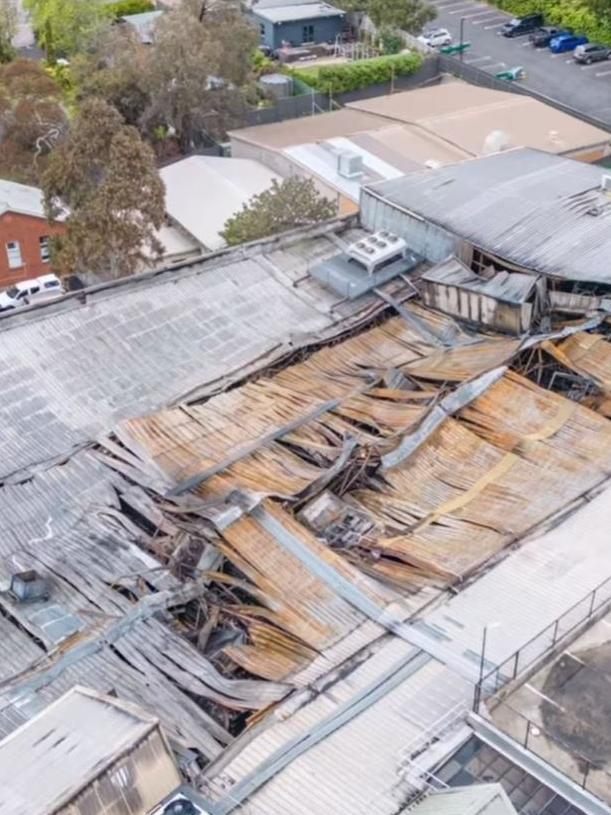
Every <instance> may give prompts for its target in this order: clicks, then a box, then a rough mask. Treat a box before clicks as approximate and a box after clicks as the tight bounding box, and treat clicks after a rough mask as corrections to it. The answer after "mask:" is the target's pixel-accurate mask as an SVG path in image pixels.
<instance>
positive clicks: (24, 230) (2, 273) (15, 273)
mask: <svg viewBox="0 0 611 815" xmlns="http://www.w3.org/2000/svg"><path fill="white" fill-rule="evenodd" d="M62 230H63V226H62V225H61V224H49V223H48V222H47V221H46V220H45V219H44V218H35V217H32V216H31V215H21V214H18V213H15V212H5V213H4V215H2V216H1V217H0V288H6V287H7V286H10V285H12V284H13V283H18V282H19V281H21V280H29V279H30V278H32V277H38V276H39V275H43V274H48V273H49V272H50V271H52V270H51V268H50V264H49V263H48V262H44V261H43V260H42V257H41V252H40V238H42V237H44V236H49V237H51V236H53V235H57V234H58V233H60V232H61V231H62ZM9 242H17V243H18V244H19V252H20V254H21V265H20V266H19V267H17V268H11V267H10V266H9V258H8V253H7V244H8V243H9Z"/></svg>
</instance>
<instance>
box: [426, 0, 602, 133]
mask: <svg viewBox="0 0 611 815" xmlns="http://www.w3.org/2000/svg"><path fill="white" fill-rule="evenodd" d="M429 1H430V2H432V5H434V6H435V8H436V9H437V12H438V17H437V19H436V20H435V21H434V23H431V27H439V28H447V29H448V31H449V32H450V33H451V34H452V36H453V37H454V42H456V43H458V42H460V20H461V18H462V19H463V20H464V41H465V42H470V43H471V48H470V49H469V50H468V51H466V52H465V54H464V56H463V61H464V62H465V63H466V64H468V65H473V66H475V67H477V68H480V69H481V70H482V71H486V72H487V73H490V74H495V73H497V72H498V71H503V70H505V69H506V68H514V67H516V66H518V65H520V66H522V67H523V68H524V70H525V71H526V79H524V80H521V84H523V85H525V86H526V87H530V88H533V89H534V90H536V91H539V93H542V94H545V96H548V97H550V98H551V99H556V100H558V101H559V102H562V103H563V104H565V105H568V106H569V107H571V108H573V109H574V110H576V111H582V112H583V113H586V114H589V115H591V116H596V117H597V118H599V119H602V120H603V121H604V122H607V123H608V124H609V125H610V126H611V61H609V62H595V63H593V64H592V65H583V66H582V65H578V64H577V63H575V61H574V60H573V57H572V55H571V53H566V54H552V53H551V51H550V50H549V48H533V46H532V45H531V44H530V42H529V40H528V36H526V37H516V38H512V39H509V38H506V37H502V36H501V35H500V33H499V31H500V28H501V26H502V25H503V23H504V22H505V21H506V20H508V19H510V15H508V14H505V13H504V12H502V11H499V10H498V9H495V8H493V7H492V6H489V5H487V4H485V3H481V2H476V0H429Z"/></svg>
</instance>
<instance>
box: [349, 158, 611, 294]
mask: <svg viewBox="0 0 611 815" xmlns="http://www.w3.org/2000/svg"><path fill="white" fill-rule="evenodd" d="M603 174H604V171H603V170H601V169H600V168H598V167H594V166H592V165H589V164H584V163H582V162H578V161H572V160H571V159H566V158H562V157H560V156H554V155H551V154H548V153H543V152H539V151H537V150H530V149H519V150H510V151H507V152H504V153H498V154H496V155H494V156H488V157H486V158H480V159H473V160H469V161H465V162H462V163H460V164H455V165H452V166H447V167H442V168H440V169H436V170H429V169H427V170H423V171H417V172H414V173H410V174H408V175H406V176H404V177H403V178H399V179H394V180H391V181H384V182H381V183H378V184H375V185H369V186H368V187H366V188H365V192H364V195H367V194H368V193H370V194H372V195H374V196H376V197H377V198H380V199H382V200H385V201H387V202H388V203H390V204H392V205H394V206H396V207H398V208H400V209H404V210H408V211H409V212H411V213H415V214H416V215H418V216H420V217H422V218H424V219H426V220H429V221H431V222H433V223H435V224H437V225H439V226H442V227H443V228H445V229H446V230H448V231H449V232H452V233H454V234H456V235H458V236H460V237H463V238H466V239H467V240H469V241H471V242H472V243H474V244H476V245H477V246H479V247H481V248H483V249H485V250H486V251H489V252H491V253H493V254H495V255H498V256H499V257H501V258H504V259H506V260H509V261H511V262H512V263H515V264H517V265H519V266H522V267H525V268H528V269H532V270H534V271H536V272H541V273H543V274H546V275H552V276H555V277H562V278H569V279H573V280H589V281H598V282H604V283H611V268H610V266H609V257H610V254H611V200H610V199H609V198H608V197H607V196H606V195H604V194H603V193H601V192H600V184H601V179H602V176H603Z"/></svg>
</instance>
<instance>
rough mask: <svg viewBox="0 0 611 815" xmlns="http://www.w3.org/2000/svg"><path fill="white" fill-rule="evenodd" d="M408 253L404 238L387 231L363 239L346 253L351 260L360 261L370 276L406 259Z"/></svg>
mask: <svg viewBox="0 0 611 815" xmlns="http://www.w3.org/2000/svg"><path fill="white" fill-rule="evenodd" d="M406 253H407V244H406V243H405V241H404V240H403V238H399V237H398V236H397V235H393V234H392V233H391V232H387V231H386V230H381V231H380V232H375V233H374V234H373V235H367V236H366V237H364V238H361V240H358V241H356V243H353V244H352V245H351V246H349V247H348V251H347V252H346V254H347V255H348V257H349V258H351V259H352V260H356V261H358V263H360V264H361V266H363V267H364V268H365V269H366V270H367V272H368V274H370V275H371V274H373V273H374V272H375V271H376V270H377V269H379V268H380V267H382V266H384V265H386V264H387V263H389V262H391V261H393V260H399V259H401V258H404V257H405V255H406Z"/></svg>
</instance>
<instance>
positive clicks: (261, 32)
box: [259, 23, 265, 40]
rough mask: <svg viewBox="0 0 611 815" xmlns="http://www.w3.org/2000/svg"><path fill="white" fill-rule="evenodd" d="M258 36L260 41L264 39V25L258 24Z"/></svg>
mask: <svg viewBox="0 0 611 815" xmlns="http://www.w3.org/2000/svg"><path fill="white" fill-rule="evenodd" d="M259 34H260V35H261V39H262V40H264V39H265V23H259Z"/></svg>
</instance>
